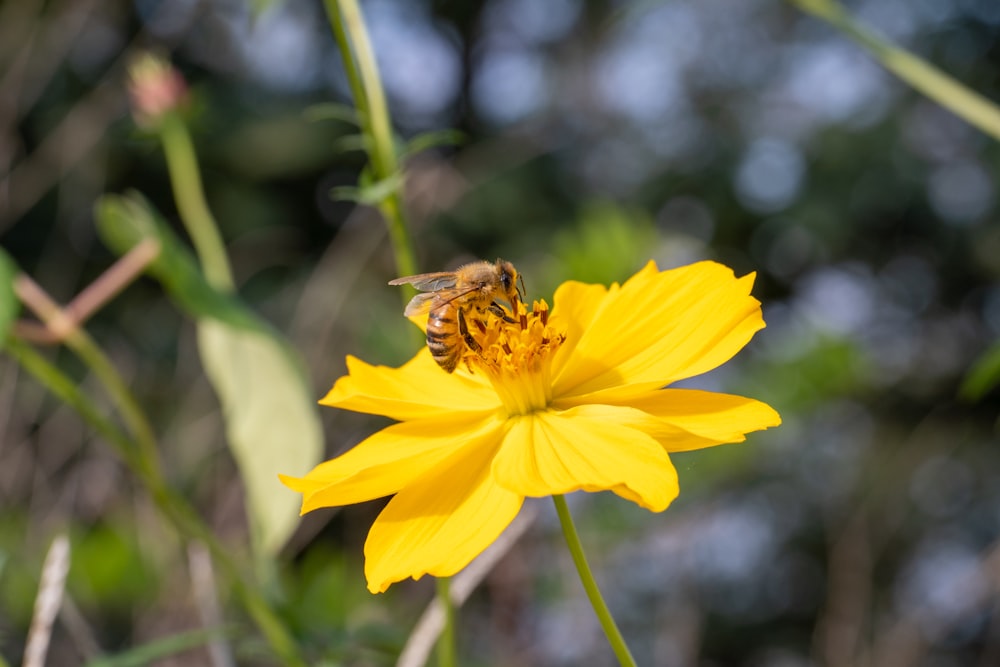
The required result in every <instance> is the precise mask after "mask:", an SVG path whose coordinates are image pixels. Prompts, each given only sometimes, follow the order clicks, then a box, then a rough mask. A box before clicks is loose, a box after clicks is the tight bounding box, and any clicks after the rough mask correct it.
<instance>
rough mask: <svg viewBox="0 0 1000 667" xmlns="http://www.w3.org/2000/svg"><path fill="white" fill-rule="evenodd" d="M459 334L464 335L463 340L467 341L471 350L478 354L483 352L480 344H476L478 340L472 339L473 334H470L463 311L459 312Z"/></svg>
mask: <svg viewBox="0 0 1000 667" xmlns="http://www.w3.org/2000/svg"><path fill="white" fill-rule="evenodd" d="M458 332H459V333H460V334H462V339H463V340H464V341H465V344H466V345H467V346H468V347H469V349H470V350H472V351H473V352H475V353H476V354H479V353H480V352H482V350H483V348H482V347H480V345H479V343H477V342H476V339H475V338H473V337H472V334H471V333H469V325H468V324H466V322H465V313H464V312H463V311H462V310H461V309H459V310H458Z"/></svg>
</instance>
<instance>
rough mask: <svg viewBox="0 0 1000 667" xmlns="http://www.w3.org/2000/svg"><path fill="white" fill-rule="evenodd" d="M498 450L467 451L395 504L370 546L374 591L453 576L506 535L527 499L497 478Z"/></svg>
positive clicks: (369, 566) (398, 496)
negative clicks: (408, 580)
mask: <svg viewBox="0 0 1000 667" xmlns="http://www.w3.org/2000/svg"><path fill="white" fill-rule="evenodd" d="M495 451H496V445H494V446H492V447H485V446H480V447H471V448H467V449H464V450H463V452H462V455H461V456H456V457H453V458H452V459H449V460H448V461H447V462H446V463H445V464H443V465H441V466H440V467H438V468H436V469H435V470H433V471H431V472H430V473H428V474H427V475H426V476H424V477H422V478H421V479H420V480H419V481H417V482H415V483H414V484H412V485H411V486H408V487H407V488H405V489H403V490H402V491H400V492H399V493H398V494H396V496H395V497H394V498H393V499H392V500H391V501H389V504H388V505H386V507H385V509H384V510H382V513H381V514H379V516H378V518H377V519H376V520H375V523H374V524H373V525H372V529H371V532H369V533H368V540H367V542H365V576H366V578H367V579H368V590H370V591H371V592H372V593H381V592H382V591H384V590H386V589H387V588H389V585H390V584H392V583H394V582H397V581H401V580H403V579H406V578H407V577H413V578H414V579H419V578H420V577H422V576H423V575H425V574H431V575H434V576H437V577H447V576H451V575H453V574H455V573H456V572H458V571H459V570H461V569H462V568H464V567H465V566H466V565H468V564H469V563H470V562H471V561H472V559H473V558H475V557H476V556H478V555H479V554H480V553H482V552H483V550H484V549H486V547H488V546H489V545H491V544H492V543H493V542H494V540H496V539H497V537H499V536H500V533H502V532H503V530H504V529H505V528H506V527H507V526H508V525H509V524H510V522H511V521H513V520H514V517H515V516H517V513H518V511H519V510H520V509H521V503H522V502H523V501H524V498H523V497H522V496H520V495H518V494H516V493H513V492H511V491H508V490H506V489H504V488H502V487H501V486H499V485H498V484H497V483H496V482H495V481H494V480H493V477H492V476H491V475H490V461H491V460H492V458H493V454H494V452H495Z"/></svg>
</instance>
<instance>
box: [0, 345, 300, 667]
mask: <svg viewBox="0 0 1000 667" xmlns="http://www.w3.org/2000/svg"><path fill="white" fill-rule="evenodd" d="M66 344H67V346H68V347H70V349H72V350H73V351H74V352H76V353H77V355H78V356H79V357H80V358H81V360H83V361H84V362H85V363H86V364H87V365H88V367H90V369H91V371H92V372H93V373H94V375H95V376H96V377H97V378H98V380H100V381H101V383H102V384H103V385H104V387H105V390H106V391H107V392H108V394H109V395H110V396H111V398H112V401H113V402H114V403H115V406H116V408H118V411H119V413H120V414H121V415H122V418H123V420H124V421H125V423H126V426H127V427H128V429H129V430H130V431H132V436H131V437H129V436H128V435H127V434H126V433H125V432H123V431H122V430H121V429H120V428H119V427H117V426H116V425H115V424H114V423H113V422H112V421H111V420H110V419H108V418H107V417H105V416H104V415H102V414H101V412H100V410H99V409H98V408H97V406H96V404H95V403H94V402H93V401H92V400H91V399H90V397H89V396H88V395H87V394H86V393H85V392H84V391H82V390H81V388H80V385H79V383H77V382H74V381H73V380H72V379H70V378H69V377H67V376H66V375H65V374H64V373H63V372H62V371H60V370H59V369H58V368H56V367H55V366H53V365H52V364H51V363H49V362H48V361H47V360H46V359H45V358H44V357H42V356H41V355H40V354H38V353H37V352H35V351H34V349H32V348H31V346H29V345H27V344H26V343H24V342H23V341H21V340H20V339H18V338H15V337H13V336H11V337H9V338H8V340H7V343H6V346H5V349H6V350H7V351H8V352H9V353H10V354H11V355H12V356H13V357H14V359H15V360H16V361H17V362H18V363H19V364H20V365H21V367H22V368H24V369H25V370H26V371H28V373H30V374H31V375H32V376H34V378H35V379H36V380H38V382H39V383H40V384H41V385H42V386H43V387H45V388H46V389H48V390H49V391H50V392H52V394H53V395H55V396H56V397H57V398H59V399H60V400H61V401H62V402H64V403H65V404H67V405H69V406H70V407H71V408H73V409H74V410H75V411H76V412H77V414H79V415H80V417H81V418H82V419H83V420H84V422H86V423H87V424H89V425H90V426H91V427H92V428H93V429H94V430H95V431H97V432H98V433H99V434H101V436H102V437H104V439H105V440H106V441H107V442H108V443H109V444H110V445H111V446H112V447H113V448H114V449H115V450H116V451H117V452H118V454H119V456H121V457H122V460H123V461H124V462H125V463H126V464H127V465H128V466H129V469H130V470H132V472H133V473H134V474H135V475H136V477H138V478H139V479H140V480H141V481H142V483H143V485H144V486H145V487H146V489H147V491H148V492H149V494H150V497H151V498H152V499H153V502H154V504H155V505H156V507H157V509H159V510H160V512H161V513H162V514H163V515H164V516H165V517H166V518H167V520H168V521H170V522H171V523H172V524H173V525H174V527H175V528H176V529H177V531H178V532H179V533H180V534H181V535H183V536H184V537H185V538H187V539H194V540H199V541H201V542H203V543H204V544H205V545H206V547H207V548H208V549H209V551H210V552H211V553H212V556H213V558H214V560H215V562H216V564H217V565H218V567H219V569H220V570H221V571H222V573H223V575H224V576H225V577H226V578H227V579H228V580H229V581H230V582H231V583H232V586H233V589H234V591H235V592H236V596H237V597H238V598H239V600H240V602H241V604H242V605H243V607H244V608H245V609H246V610H247V612H248V613H249V614H250V616H251V617H252V618H253V620H254V622H255V623H256V624H257V627H258V628H260V630H261V632H262V633H263V634H264V636H265V637H266V638H267V641H268V643H269V644H270V645H271V648H273V649H274V652H275V653H276V654H277V655H278V656H280V657H281V660H282V664H287V665H294V666H295V667H304V665H305V662H304V661H303V660H302V658H301V657H300V656H299V654H298V649H297V647H296V645H295V642H294V640H293V639H292V637H291V635H290V634H289V633H288V631H287V629H286V628H285V627H284V625H283V624H282V622H281V620H280V619H279V618H278V617H277V616H276V615H275V613H274V611H273V610H272V609H271V607H270V606H269V605H268V604H267V601H266V600H265V599H264V598H263V596H261V594H260V592H259V591H258V590H257V588H256V587H254V586H253V585H251V584H249V583H248V582H247V581H246V580H245V578H244V577H243V576H241V572H240V569H239V568H238V567H237V565H236V563H235V561H234V560H233V558H232V556H231V554H230V552H229V551H228V550H227V549H226V548H225V547H223V545H222V544H221V543H220V542H219V541H218V540H217V539H216V537H215V535H214V534H213V533H212V532H211V531H210V530H209V529H208V528H207V527H206V526H205V524H204V522H202V520H201V519H200V518H199V517H198V515H197V513H196V512H195V511H194V509H193V508H192V507H191V506H190V505H189V504H188V503H187V501H186V500H185V499H184V497H183V496H181V495H180V494H178V493H177V492H175V491H174V490H173V489H171V488H170V486H169V485H168V484H167V483H166V480H165V479H164V478H163V476H162V473H161V470H160V466H159V459H158V457H157V454H156V442H155V440H154V439H153V432H152V429H150V427H149V424H148V422H147V421H146V419H145V416H144V415H143V414H142V412H141V410H140V409H139V407H138V404H137V403H136V402H135V400H134V398H133V397H132V396H131V394H130V393H129V391H128V389H127V387H125V385H124V382H123V381H122V380H121V376H119V375H118V373H117V371H115V369H114V367H113V366H112V365H111V363H110V362H109V361H108V360H107V358H106V357H105V356H104V354H103V353H102V352H101V351H100V349H99V348H98V347H97V346H96V344H94V343H93V341H91V340H90V338H89V337H88V336H87V335H86V334H85V333H84V332H83V331H81V330H76V331H74V332H73V333H71V334H70V335H69V336H67V337H66Z"/></svg>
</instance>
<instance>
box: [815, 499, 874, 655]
mask: <svg viewBox="0 0 1000 667" xmlns="http://www.w3.org/2000/svg"><path fill="white" fill-rule="evenodd" d="M871 576H872V557H871V545H870V544H869V540H868V516H867V512H866V507H865V506H864V505H862V506H861V507H860V508H859V509H858V511H857V512H856V513H855V514H854V516H853V517H851V519H850V520H849V521H848V523H847V525H846V526H845V527H844V529H843V530H842V531H841V533H840V535H839V536H838V537H837V539H836V541H834V542H833V544H832V545H831V546H830V554H829V575H828V576H827V586H826V591H827V596H826V604H825V605H824V607H823V609H822V610H821V611H820V614H819V619H818V621H817V623H816V646H817V649H818V651H819V653H820V655H819V656H818V663H819V664H821V665H826V666H827V667H852V666H853V665H863V664H867V663H866V661H865V660H863V659H859V652H860V651H861V650H862V637H863V632H864V629H865V628H866V627H867V626H866V624H867V623H868V609H869V605H870V603H871V593H872V582H871Z"/></svg>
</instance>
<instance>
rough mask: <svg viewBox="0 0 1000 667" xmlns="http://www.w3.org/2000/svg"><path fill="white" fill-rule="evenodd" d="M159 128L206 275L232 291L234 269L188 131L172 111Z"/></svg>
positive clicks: (180, 206) (216, 285)
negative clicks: (208, 199)
mask: <svg viewBox="0 0 1000 667" xmlns="http://www.w3.org/2000/svg"><path fill="white" fill-rule="evenodd" d="M159 130H160V140H161V141H162V142H163V152H164V154H165V155H166V158H167V170H168V171H169V172H170V184H171V186H172V187H173V189H174V200H175V201H176V202H177V211H178V212H179V213H180V216H181V221H182V222H183V223H184V227H185V228H186V229H187V232H188V234H189V235H190V236H191V242H192V243H194V249H195V252H197V253H198V259H199V260H200V261H201V267H202V270H203V271H204V272H205V278H206V280H208V282H209V284H211V285H212V287H214V288H216V289H218V290H220V291H223V292H232V291H233V273H232V270H231V269H230V268H229V258H228V257H227V256H226V248H225V245H223V243H222V236H221V235H220V234H219V225H218V224H217V223H216V222H215V218H214V217H213V216H212V212H211V211H210V210H209V208H208V204H207V203H206V202H205V192H204V190H203V189H202V185H201V173H200V172H199V170H198V158H197V156H196V155H195V151H194V144H193V143H192V142H191V135H190V134H189V133H188V131H187V127H185V125H184V122H183V121H182V120H181V119H180V117H179V116H177V114H174V113H168V114H166V115H165V116H164V117H163V120H162V122H161V123H160V126H159Z"/></svg>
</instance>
